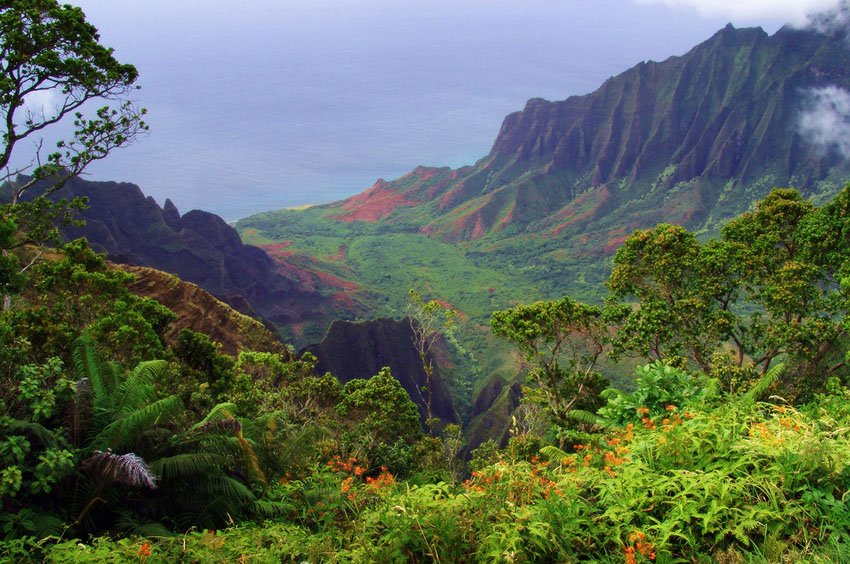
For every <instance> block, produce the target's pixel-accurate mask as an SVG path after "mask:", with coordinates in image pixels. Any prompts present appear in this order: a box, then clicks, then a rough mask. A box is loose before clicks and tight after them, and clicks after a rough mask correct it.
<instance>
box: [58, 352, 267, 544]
mask: <svg viewBox="0 0 850 564" xmlns="http://www.w3.org/2000/svg"><path fill="white" fill-rule="evenodd" d="M74 364H75V367H76V368H77V371H78V376H80V377H81V378H80V383H79V384H78V387H77V395H76V397H75V400H74V401H73V402H72V405H71V408H70V411H71V412H72V413H71V415H70V416H69V418H68V421H69V431H70V434H71V435H72V437H75V438H76V439H75V444H77V445H78V447H79V448H80V454H81V463H80V465H79V467H80V470H81V471H80V472H79V473H78V479H77V484H76V488H74V496H73V507H74V508H75V509H74V510H73V512H74V515H75V516H76V517H75V519H74V522H75V524H76V525H77V528H78V529H80V530H81V531H92V530H97V529H100V528H102V527H103V526H104V525H107V524H111V523H114V522H116V520H117V519H118V517H119V516H121V520H122V523H124V524H125V525H126V526H127V527H131V528H133V529H139V527H141V528H142V529H150V528H151V527H153V528H162V527H163V526H165V527H172V528H173V527H178V526H179V527H183V526H184V525H186V524H188V526H193V525H195V526H207V527H217V526H220V525H221V524H223V523H224V522H225V519H227V518H228V516H231V517H233V516H238V515H239V514H241V513H244V512H245V511H246V509H249V508H250V507H251V504H252V503H253V501H255V498H254V495H253V493H252V492H251V490H250V489H249V488H248V487H247V486H246V485H245V484H244V483H243V481H242V480H240V479H239V478H238V477H237V476H239V474H240V471H243V472H244V473H245V476H246V479H247V477H249V476H250V477H255V478H259V479H260V480H262V481H264V479H265V478H264V476H263V473H262V471H261V470H260V468H259V465H258V464H257V459H256V456H255V455H254V454H253V448H252V445H251V444H250V442H249V441H247V440H246V439H245V438H244V437H243V436H242V433H241V424H240V423H239V421H238V420H237V419H236V418H235V417H234V415H233V410H234V409H235V406H233V405H232V404H221V405H218V406H216V407H215V408H213V410H212V411H211V412H210V413H209V414H208V415H207V417H205V418H204V419H203V420H202V421H201V422H199V423H198V424H196V425H194V426H192V427H191V428H189V429H187V430H184V431H180V427H181V426H182V425H181V421H182V420H183V416H184V414H185V410H184V408H183V404H182V402H181V401H180V400H179V398H177V397H176V396H168V397H165V398H157V397H156V390H155V387H154V382H156V381H157V380H158V379H159V378H160V377H161V376H162V374H163V371H164V370H166V369H167V365H166V363H165V362H163V361H149V362H142V363H140V364H139V365H138V366H136V368H134V369H133V370H131V371H129V372H127V373H125V374H124V375H120V376H119V373H118V371H117V370H115V369H114V366H113V365H111V364H109V363H105V362H102V361H101V360H100V359H99V358H98V355H97V354H96V352H95V349H94V344H93V342H92V341H91V340H89V339H85V338H83V339H80V340H79V341H78V343H77V346H76V348H75V351H74ZM133 523H136V524H138V526H135V525H133ZM140 530H141V529H140Z"/></svg>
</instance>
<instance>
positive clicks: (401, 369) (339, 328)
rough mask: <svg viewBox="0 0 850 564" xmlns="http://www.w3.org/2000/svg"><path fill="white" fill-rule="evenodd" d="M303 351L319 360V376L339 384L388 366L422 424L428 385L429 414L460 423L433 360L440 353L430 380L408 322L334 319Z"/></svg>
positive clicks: (424, 415)
mask: <svg viewBox="0 0 850 564" xmlns="http://www.w3.org/2000/svg"><path fill="white" fill-rule="evenodd" d="M304 351H305V352H310V353H312V354H313V355H315V356H316V357H317V358H318V363H317V365H316V372H317V373H318V374H324V373H325V372H330V373H332V374H333V375H334V376H336V377H337V378H338V379H339V380H340V381H342V382H348V381H349V380H353V379H355V378H371V377H372V376H374V375H375V374H377V373H378V371H379V370H380V369H381V368H383V367H384V366H388V367H389V368H390V371H391V372H392V375H393V376H394V377H395V378H396V379H397V380H398V381H399V382H400V383H401V385H402V387H404V389H405V390H406V391H407V393H408V395H410V399H411V400H413V402H414V403H415V404H416V406H417V408H418V409H419V415H420V418H421V419H422V422H423V424H424V423H425V420H426V418H427V407H426V405H427V397H428V394H427V392H425V391H424V390H423V387H424V386H430V390H431V412H432V414H433V416H434V417H437V418H439V419H440V420H441V421H442V422H443V423H457V422H458V421H459V417H458V415H457V412H456V411H455V408H454V406H453V404H452V399H451V395H450V394H449V392H448V390H447V389H446V386H445V384H444V383H443V380H442V377H441V376H440V363H439V362H437V360H438V358H439V357H440V356H442V355H440V354H435V355H434V358H435V362H434V374H433V376H432V378H431V381H430V382H428V380H427V378H426V374H425V370H424V369H423V367H422V361H421V360H420V357H419V351H418V350H417V349H416V347H415V346H414V344H413V330H412V329H411V327H410V323H409V322H408V321H407V320H404V321H397V320H395V319H388V318H382V319H376V320H374V321H365V322H359V323H354V322H350V321H335V322H334V323H333V324H331V327H330V329H329V330H328V334H327V336H325V338H324V339H323V340H322V342H321V343H319V344H316V345H310V346H309V347H306V348H305V349H304Z"/></svg>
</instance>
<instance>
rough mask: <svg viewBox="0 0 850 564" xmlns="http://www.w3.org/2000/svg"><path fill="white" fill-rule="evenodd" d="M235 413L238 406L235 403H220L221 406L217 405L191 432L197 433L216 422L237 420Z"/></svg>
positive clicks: (193, 426)
mask: <svg viewBox="0 0 850 564" xmlns="http://www.w3.org/2000/svg"><path fill="white" fill-rule="evenodd" d="M234 413H236V404H235V403H230V402H225V403H220V404H218V405H216V406H215V407H213V408H212V409H211V410H210V412H209V413H208V414H207V416H206V417H204V418H203V419H201V420H200V421H198V422H197V423H195V424H194V425H192V427H191V428H190V429H189V430H190V431H197V430H199V429H201V428H202V427H204V425H207V424H208V423H210V422H214V421H222V420H227V419H235V417H234V415H233V414H234Z"/></svg>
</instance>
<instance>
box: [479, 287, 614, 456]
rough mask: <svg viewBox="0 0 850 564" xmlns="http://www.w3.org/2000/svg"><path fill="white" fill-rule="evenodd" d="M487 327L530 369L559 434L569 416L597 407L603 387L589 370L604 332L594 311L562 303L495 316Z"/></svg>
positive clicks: (599, 315)
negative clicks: (505, 341)
mask: <svg viewBox="0 0 850 564" xmlns="http://www.w3.org/2000/svg"><path fill="white" fill-rule="evenodd" d="M491 325H492V327H493V332H494V333H495V334H496V335H498V336H500V337H504V338H506V339H507V340H509V341H510V342H511V343H513V344H514V345H515V346H516V347H517V348H518V349H519V351H520V353H521V354H522V355H523V358H524V360H525V361H527V362H530V363H532V366H531V370H530V374H531V376H532V378H533V379H534V381H535V382H536V383H537V385H538V386H539V388H540V390H542V391H543V394H544V396H545V400H546V407H547V410H548V413H549V415H550V416H551V417H552V419H553V421H554V423H555V424H556V425H557V426H558V427H559V428H560V429H561V430H564V429H567V428H569V427H570V426H571V423H570V418H569V414H570V412H571V411H572V410H575V409H582V410H590V411H595V410H596V408H597V407H599V406H600V405H601V403H600V401H599V397H598V394H599V392H600V391H601V390H602V389H603V388H604V387H605V385H606V384H607V381H606V380H605V378H603V377H602V376H601V375H600V374H599V373H598V372H596V370H595V367H596V363H597V361H598V359H599V357H600V355H601V354H602V352H603V343H604V341H605V338H606V328H605V326H604V324H603V319H602V311H601V310H600V309H599V308H598V307H595V306H591V305H587V304H582V303H579V302H576V301H574V300H571V299H570V298H568V297H564V298H562V299H560V300H557V301H549V302H536V303H533V304H530V305H522V306H517V307H515V308H512V309H508V310H504V311H498V312H495V313H494V314H493V317H492V320H491ZM562 441H563V439H562Z"/></svg>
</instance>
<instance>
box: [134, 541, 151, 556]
mask: <svg viewBox="0 0 850 564" xmlns="http://www.w3.org/2000/svg"><path fill="white" fill-rule="evenodd" d="M136 554H138V555H139V556H141V557H142V558H147V557H148V556H150V555H151V543H149V542H146V543H142V546H140V547H139V550H138V552H136Z"/></svg>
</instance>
